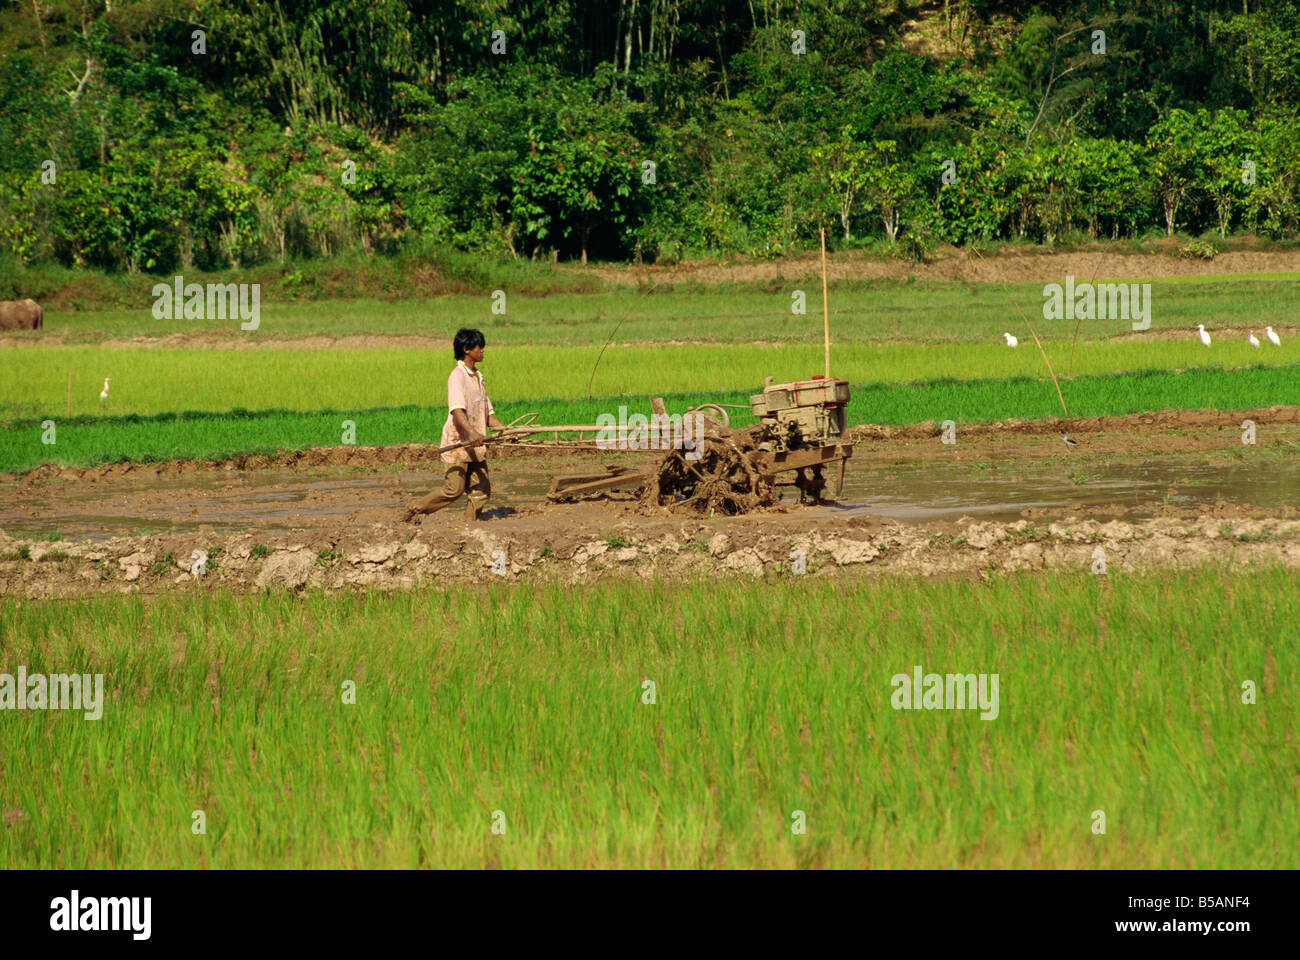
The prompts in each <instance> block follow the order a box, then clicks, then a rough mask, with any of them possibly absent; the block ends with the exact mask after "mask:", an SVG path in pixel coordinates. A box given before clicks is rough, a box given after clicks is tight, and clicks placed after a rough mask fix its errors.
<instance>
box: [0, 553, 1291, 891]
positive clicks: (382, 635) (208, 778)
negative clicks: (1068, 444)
mask: <svg viewBox="0 0 1300 960" xmlns="http://www.w3.org/2000/svg"><path fill="white" fill-rule="evenodd" d="M1295 586H1296V577H1295V574H1294V572H1293V571H1287V570H1284V569H1280V568H1268V569H1263V570H1259V571H1256V572H1254V573H1252V574H1251V575H1249V576H1246V575H1243V574H1240V573H1234V572H1230V571H1227V570H1222V569H1203V570H1197V571H1195V572H1188V573H1181V574H1171V575H1163V576H1155V577H1131V578H1130V577H1122V576H1121V577H1115V578H1112V579H1110V580H1100V579H1098V578H1096V577H1092V576H1089V575H1087V574H1086V573H1085V574H1075V575H1065V576H1038V575H1031V576H1012V577H1006V578H998V579H995V580H993V581H991V582H989V583H979V582H971V581H962V580H956V581H953V580H947V581H939V582H927V581H921V580H887V581H883V582H879V583H870V584H868V583H860V584H856V585H853V586H851V587H848V588H845V587H843V586H834V585H831V584H825V583H820V584H819V583H808V584H791V583H789V582H788V581H786V582H784V583H764V584H762V585H761V588H755V587H754V586H753V585H742V584H735V583H717V582H697V583H693V584H684V585H679V586H676V587H672V588H670V587H667V586H664V585H641V584H626V583H624V584H600V585H595V586H592V587H590V588H588V589H585V590H583V591H581V592H575V591H572V590H569V589H566V588H565V587H564V586H563V585H560V584H551V585H549V586H544V587H541V588H539V589H525V588H520V587H512V586H501V587H498V588H496V589H477V590H474V591H472V592H469V591H465V590H445V591H421V592H408V593H401V594H396V595H378V594H358V595H352V596H349V595H326V594H314V595H309V596H307V597H304V598H301V599H300V598H296V597H293V596H291V595H290V596H286V595H264V596H249V597H238V598H236V597H232V596H229V595H214V596H205V597H200V598H195V599H178V598H165V599H160V600H156V601H154V602H149V603H144V602H141V599H140V598H138V597H137V598H129V599H122V598H113V599H104V600H96V601H92V602H89V603H82V604H75V605H73V604H62V605H57V604H45V605H39V606H33V605H30V604H22V605H19V604H16V603H14V602H12V601H4V602H3V603H0V635H3V636H4V637H5V638H6V640H5V646H4V650H3V653H4V656H5V659H6V661H7V662H11V661H14V660H17V661H18V662H24V663H26V664H27V666H28V669H29V670H30V671H39V670H56V669H58V667H59V666H60V665H63V664H68V663H77V664H78V665H79V668H80V669H82V670H84V671H88V672H92V673H93V672H102V673H104V674H105V676H106V678H107V679H106V691H105V699H104V706H103V718H102V719H101V720H99V721H97V722H90V721H84V720H83V719H82V718H81V717H80V716H77V715H70V714H64V715H57V716H56V715H45V714H40V713H37V712H34V711H28V712H27V713H26V714H18V713H14V714H11V715H9V716H6V717H4V718H3V720H4V722H5V724H6V729H5V735H4V738H3V740H0V750H2V751H3V761H4V769H5V772H6V775H5V778H4V780H3V783H2V784H0V804H2V805H3V807H4V809H5V811H6V814H5V815H6V817H7V818H8V821H7V822H8V826H7V827H6V828H5V829H4V830H0V863H4V864H5V865H6V866H9V867H41V868H49V867H69V866H78V867H82V866H84V867H91V868H117V867H120V866H122V865H127V864H129V865H131V866H134V867H181V868H202V867H233V868H240V867H244V868H248V867H261V866H271V867H340V866H349V867H397V868H408V867H421V866H450V867H482V866H485V865H486V866H499V867H553V866H564V867H583V866H590V867H595V866H614V867H744V866H755V865H761V866H770V867H791V868H793V867H835V866H838V867H879V868H912V867H1038V866H1051V867H1126V866H1132V865H1135V864H1141V865H1144V866H1149V867H1195V868H1221V867H1254V868H1276V867H1294V866H1295V865H1296V849H1295V845H1294V844H1289V843H1281V842H1279V838H1280V837H1294V836H1296V835H1297V834H1298V833H1300V802H1298V801H1297V798H1296V794H1295V790H1294V789H1293V786H1294V783H1295V777H1296V772H1297V764H1298V762H1300V742H1298V741H1297V736H1296V729H1295V717H1296V716H1297V714H1298V713H1300V699H1298V698H1297V694H1296V688H1295V685H1294V683H1293V682H1291V681H1290V679H1289V678H1291V677H1293V676H1294V675H1295V672H1296V669H1297V667H1300V662H1298V661H1300V653H1298V652H1297V647H1296V645H1295V644H1294V643H1291V642H1288V641H1287V640H1286V638H1287V637H1293V636H1294V625H1295V623H1296V621H1297V616H1298V615H1300V601H1298V600H1297V599H1296V598H1297V596H1300V594H1297V592H1296V590H1295ZM915 666H920V667H922V668H924V670H925V671H927V672H929V671H935V672H938V673H948V672H956V673H976V674H986V675H993V674H996V675H997V677H998V681H999V687H998V689H999V691H1000V694H999V700H1000V703H999V709H998V712H997V714H996V716H995V717H992V718H990V719H987V720H986V719H982V717H981V715H980V712H979V711H976V710H902V709H895V708H894V706H893V705H892V704H891V698H892V696H893V693H894V687H893V686H892V678H893V677H894V676H895V675H898V674H911V673H912V671H913V668H914V667H915ZM647 681H649V682H650V683H652V684H653V692H652V693H651V692H650V688H649V687H648V686H647ZM1247 681H1250V682H1251V683H1253V684H1255V685H1256V687H1257V690H1258V701H1257V702H1256V703H1254V704H1253V705H1246V704H1243V702H1242V690H1243V686H1242V685H1243V683H1245V682H1247ZM348 682H351V683H353V684H355V703H349V702H346V700H347V699H348V697H347V696H346V693H345V691H346V689H347V687H346V684H347V683H348ZM648 701H652V702H648ZM15 811H16V812H15ZM195 811H202V812H203V814H204V816H205V819H206V833H205V834H202V835H198V834H195V833H194V832H193V830H192V824H193V822H194V820H193V815H194V812H195ZM1097 811H1101V812H1103V813H1104V816H1105V832H1104V833H1097V832H1095V831H1094V829H1093V827H1094V823H1096V822H1098V820H1097V817H1096V812H1097ZM800 812H801V813H802V814H803V823H804V824H805V826H806V832H795V831H794V830H793V829H792V828H793V827H794V826H795V825H796V824H797V823H798V822H799V815H800ZM494 824H496V825H497V827H498V831H497V832H495V833H494V832H493V825H494Z"/></svg>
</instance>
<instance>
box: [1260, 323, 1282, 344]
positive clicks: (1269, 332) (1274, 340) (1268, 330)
mask: <svg viewBox="0 0 1300 960" xmlns="http://www.w3.org/2000/svg"><path fill="white" fill-rule="evenodd" d="M1264 336H1266V337H1268V342H1269V343H1271V344H1273V346H1275V347H1280V346H1282V340H1281V338H1280V337H1278V335H1277V334H1276V333H1274V332H1273V328H1272V327H1265V328H1264Z"/></svg>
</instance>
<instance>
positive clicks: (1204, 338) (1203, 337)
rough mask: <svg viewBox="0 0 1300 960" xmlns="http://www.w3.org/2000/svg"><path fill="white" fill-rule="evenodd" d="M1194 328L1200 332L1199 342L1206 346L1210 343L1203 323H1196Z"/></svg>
mask: <svg viewBox="0 0 1300 960" xmlns="http://www.w3.org/2000/svg"><path fill="white" fill-rule="evenodd" d="M1196 329H1197V330H1199V331H1200V332H1201V343H1203V344H1205V345H1206V346H1207V347H1208V346H1209V345H1210V335H1209V334H1208V333H1206V332H1205V324H1203V323H1198V324H1197V325H1196Z"/></svg>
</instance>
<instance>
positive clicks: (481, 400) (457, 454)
mask: <svg viewBox="0 0 1300 960" xmlns="http://www.w3.org/2000/svg"><path fill="white" fill-rule="evenodd" d="M486 347H487V340H485V339H484V337H483V334H482V333H480V332H479V331H478V330H469V329H462V330H457V331H456V338H455V339H454V340H453V341H452V352H453V353H454V354H455V356H456V368H455V369H454V370H452V371H451V376H449V377H448V378H447V422H446V423H444V424H443V426H442V442H441V443H440V444H438V445H439V446H440V447H445V446H448V445H450V444H455V443H461V442H463V441H471V443H472V444H473V445H471V446H467V447H460V448H458V449H456V450H448V451H446V452H445V453H443V455H442V459H443V462H444V463H446V464H447V465H448V466H447V475H446V479H445V480H444V481H443V485H442V489H441V490H435V491H434V492H433V493H431V494H429V495H428V496H427V497H425V498H424V499H423V500H420V501H419V502H417V503H414V504H412V505H411V506H410V507H409V508H407V511H406V516H405V517H404V518H403V519H404V520H406V522H408V523H409V522H411V521H413V520H415V519H417V518H418V517H420V516H423V515H424V514H426V513H433V512H435V511H437V510H441V509H442V508H443V507H445V506H447V504H449V503H453V502H455V501H456V500H457V499H459V498H460V495H461V494H462V493H464V494H466V495H467V496H468V502H467V503H466V506H465V519H466V520H478V519H479V514H480V513H482V511H483V507H484V505H485V504H486V503H487V502H488V497H490V496H491V495H492V487H491V485H490V484H489V483H488V469H487V447H486V446H485V445H482V444H481V441H483V440H485V439H486V438H487V431H488V427H491V428H492V429H493V430H504V429H505V424H503V423H502V422H501V421H500V420H498V419H497V418H496V414H495V412H494V411H493V408H492V401H491V400H489V399H488V395H487V389H486V388H485V387H484V385H483V374H482V373H481V372H480V371H479V369H478V365H479V364H480V363H482V362H483V351H484V349H486Z"/></svg>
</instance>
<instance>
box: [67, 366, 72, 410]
mask: <svg viewBox="0 0 1300 960" xmlns="http://www.w3.org/2000/svg"><path fill="white" fill-rule="evenodd" d="M68 419H69V420H71V419H72V374H71V373H70V372H69V374H68Z"/></svg>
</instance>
